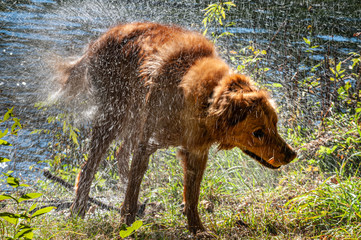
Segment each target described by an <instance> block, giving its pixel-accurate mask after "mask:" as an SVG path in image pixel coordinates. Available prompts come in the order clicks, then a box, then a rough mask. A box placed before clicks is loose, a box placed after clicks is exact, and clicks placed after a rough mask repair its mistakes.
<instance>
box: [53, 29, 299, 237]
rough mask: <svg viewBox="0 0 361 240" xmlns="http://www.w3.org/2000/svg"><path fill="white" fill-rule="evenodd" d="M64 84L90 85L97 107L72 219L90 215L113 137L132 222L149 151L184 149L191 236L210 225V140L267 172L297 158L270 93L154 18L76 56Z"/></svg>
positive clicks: (196, 37)
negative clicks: (205, 205) (202, 195)
mask: <svg viewBox="0 0 361 240" xmlns="http://www.w3.org/2000/svg"><path fill="white" fill-rule="evenodd" d="M60 81H61V82H62V84H63V88H62V93H63V96H76V95H77V94H79V93H81V92H84V91H88V92H90V94H91V95H92V97H93V98H94V100H95V103H96V105H97V110H96V113H95V117H94V119H93V123H92V125H93V131H92V139H91V143H90V152H89V156H88V161H87V162H86V163H85V164H84V166H83V167H82V170H81V172H80V173H79V177H78V183H77V190H76V197H75V200H74V203H73V205H72V214H73V215H80V216H84V215H85V212H86V206H87V204H86V203H87V200H88V195H89V191H90V186H91V182H92V180H93V178H94V174H95V172H96V171H97V168H98V166H99V163H100V161H101V159H102V157H103V156H104V154H105V152H106V150H107V149H108V147H109V145H110V143H111V142H112V141H113V140H115V139H120V141H122V147H121V149H120V151H119V152H118V157H117V158H118V165H119V168H120V170H121V171H120V172H122V173H125V174H126V175H127V176H128V179H129V182H128V187H127V190H126V194H125V200H124V204H123V207H122V215H123V217H124V219H125V221H126V223H127V224H131V223H132V222H134V220H135V216H136V212H137V200H138V195H139V190H140V184H141V181H142V179H143V176H144V174H145V172H146V170H147V166H148V162H149V156H150V155H151V154H152V153H154V152H155V151H156V150H157V149H160V148H168V147H170V146H177V147H179V151H178V157H179V158H180V159H181V161H182V164H183V169H184V192H183V199H184V204H185V206H184V212H185V214H186V216H187V218H188V228H189V229H190V231H192V232H197V231H204V230H205V229H204V227H203V225H202V222H201V220H200V217H199V214H198V210H197V205H198V199H199V190H200V183H201V181H202V176H203V173H204V170H205V168H206V164H207V159H208V151H209V148H210V147H211V146H212V145H214V144H217V145H218V147H219V149H232V148H234V147H238V148H240V149H241V150H243V151H244V152H245V153H246V154H248V155H249V156H250V157H252V158H254V159H255V160H257V161H258V162H260V163H261V164H263V165H264V166H266V167H269V168H278V167H280V166H281V165H284V164H287V163H289V162H290V161H292V160H293V159H294V158H295V157H296V153H295V152H294V151H293V150H292V148H291V147H290V146H289V145H288V144H287V143H286V142H285V141H284V140H283V139H282V138H281V137H280V136H279V134H278V132H277V126H276V125H277V115H276V112H275V109H274V107H273V105H272V101H271V99H270V98H269V95H268V94H267V92H265V91H263V90H259V89H257V88H256V87H255V86H254V84H253V83H252V81H251V80H250V79H249V78H248V77H246V76H244V75H241V74H237V73H234V72H232V70H231V69H230V68H229V66H228V65H227V64H226V63H225V62H224V61H223V60H222V59H221V58H220V57H219V56H218V55H217V53H216V50H215V47H214V45H213V44H212V43H211V42H210V41H208V40H207V39H206V38H205V37H203V36H202V35H201V34H199V33H197V32H193V31H189V30H185V29H182V28H180V27H177V26H169V25H161V24H157V23H130V24H122V25H118V26H115V27H113V28H111V29H110V30H108V32H106V33H105V34H103V35H102V36H100V37H99V38H98V39H97V40H95V41H94V42H92V43H91V44H90V45H89V47H88V49H87V50H86V52H85V54H84V55H83V56H82V57H81V58H80V59H79V60H78V61H76V62H74V63H71V64H68V65H67V66H65V67H64V66H63V68H62V70H61V75H60ZM131 154H132V155H133V157H132V162H131V166H130V169H129V170H128V159H129V157H130V156H131Z"/></svg>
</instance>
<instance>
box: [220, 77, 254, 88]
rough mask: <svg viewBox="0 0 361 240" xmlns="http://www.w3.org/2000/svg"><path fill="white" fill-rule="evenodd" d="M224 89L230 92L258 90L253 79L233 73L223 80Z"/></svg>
mask: <svg viewBox="0 0 361 240" xmlns="http://www.w3.org/2000/svg"><path fill="white" fill-rule="evenodd" d="M223 84H224V85H225V86H224V89H225V90H226V91H228V92H238V91H241V92H250V91H254V90H256V89H255V87H254V86H253V83H252V80H251V79H249V78H248V77H247V76H245V75H241V74H233V75H230V76H228V78H226V79H225V80H224V82H223Z"/></svg>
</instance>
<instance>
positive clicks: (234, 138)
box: [208, 74, 296, 168]
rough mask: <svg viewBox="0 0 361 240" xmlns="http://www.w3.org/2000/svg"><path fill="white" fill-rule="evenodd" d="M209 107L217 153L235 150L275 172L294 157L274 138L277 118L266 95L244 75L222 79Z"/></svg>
mask: <svg viewBox="0 0 361 240" xmlns="http://www.w3.org/2000/svg"><path fill="white" fill-rule="evenodd" d="M209 104H210V106H209V110H208V113H209V116H210V117H211V119H212V125H213V126H212V128H213V129H214V135H215V137H216V138H217V140H218V142H219V149H231V148H234V147H238V148H240V149H241V150H242V151H243V152H244V153H246V154H247V155H249V156H250V157H252V158H253V159H255V160H257V161H258V162H260V163H261V164H263V165H264V166H266V167H268V168H279V167H280V166H281V165H285V164H288V163H289V162H291V161H292V160H293V159H294V158H295V157H296V153H295V152H294V151H293V149H292V148H291V147H290V146H289V145H288V144H287V143H286V142H285V141H284V140H283V139H282V137H281V136H280V135H279V134H278V131H277V120H278V119H277V114H276V111H275V108H274V104H273V102H272V100H271V99H270V97H269V95H268V94H267V92H266V91H264V90H258V89H257V88H256V87H255V86H254V85H253V83H252V81H251V80H249V79H248V78H247V77H245V76H244V75H239V74H234V75H230V76H227V77H225V78H224V79H222V81H221V82H220V84H219V85H218V86H217V87H216V88H215V89H214V92H213V95H212V97H211V98H210V103H209Z"/></svg>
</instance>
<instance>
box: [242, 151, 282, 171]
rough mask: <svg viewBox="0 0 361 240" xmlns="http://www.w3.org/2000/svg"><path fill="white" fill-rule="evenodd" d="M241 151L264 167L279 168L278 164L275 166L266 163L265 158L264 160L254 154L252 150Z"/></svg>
mask: <svg viewBox="0 0 361 240" xmlns="http://www.w3.org/2000/svg"><path fill="white" fill-rule="evenodd" d="M243 152H244V153H245V154H247V155H248V156H250V157H251V158H253V159H255V160H256V161H257V162H259V163H260V164H262V165H263V166H265V167H268V168H271V169H278V168H280V166H278V167H275V166H273V165H272V164H270V163H268V162H267V161H266V160H264V159H263V158H261V157H259V156H257V155H256V154H254V153H253V152H250V151H248V150H243Z"/></svg>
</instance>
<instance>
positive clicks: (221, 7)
mask: <svg viewBox="0 0 361 240" xmlns="http://www.w3.org/2000/svg"><path fill="white" fill-rule="evenodd" d="M235 6H236V5H235V4H234V3H233V2H231V1H229V2H223V1H220V2H217V3H213V4H209V5H208V7H207V8H205V9H204V10H203V11H205V13H204V18H203V21H202V23H203V26H204V29H205V30H204V32H203V35H206V34H207V32H208V30H209V29H210V26H211V27H213V28H214V31H212V32H211V35H212V38H213V39H214V41H215V42H216V41H217V40H218V39H219V38H220V37H223V36H229V35H232V33H230V32H228V31H223V32H222V33H221V34H217V31H216V30H217V28H219V27H222V29H223V30H225V28H227V27H230V26H233V25H234V23H233V22H230V23H227V24H224V23H223V21H224V20H225V19H226V12H228V11H230V9H231V7H235Z"/></svg>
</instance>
